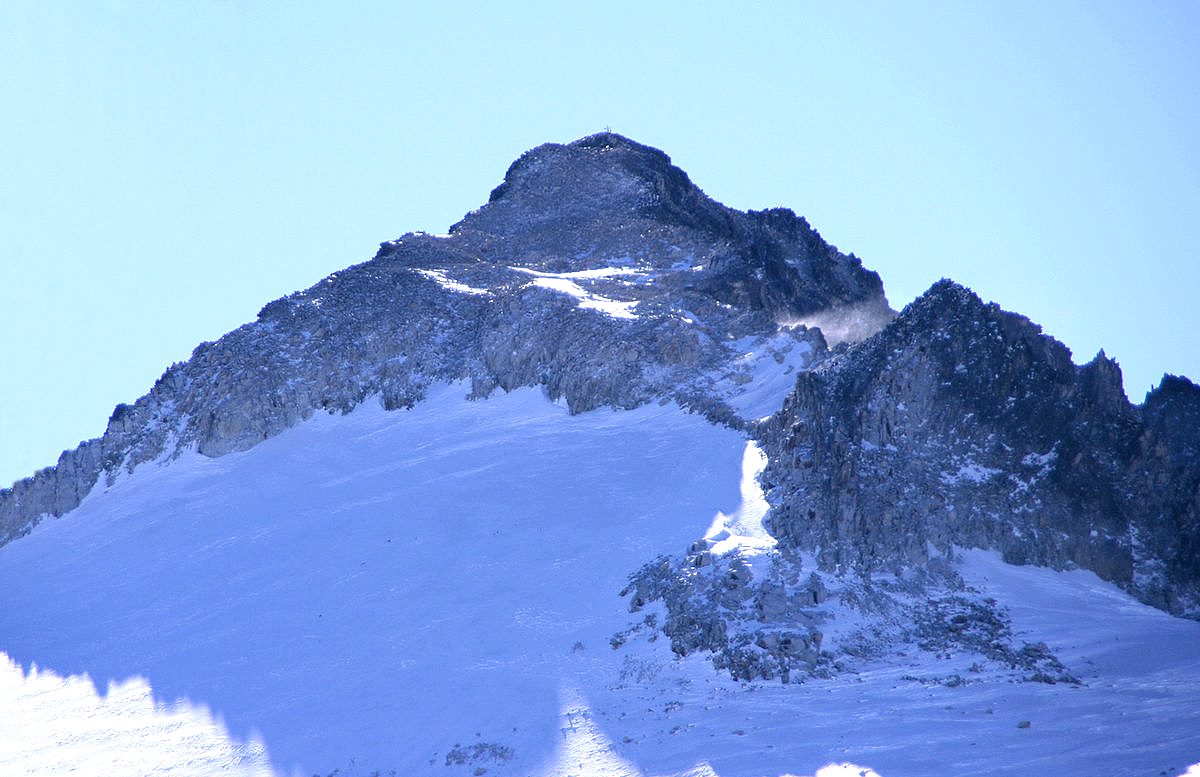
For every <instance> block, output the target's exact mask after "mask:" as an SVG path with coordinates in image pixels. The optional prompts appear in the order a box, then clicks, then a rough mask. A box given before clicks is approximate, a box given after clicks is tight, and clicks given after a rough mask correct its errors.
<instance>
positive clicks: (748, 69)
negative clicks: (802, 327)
mask: <svg viewBox="0 0 1200 777" xmlns="http://www.w3.org/2000/svg"><path fill="white" fill-rule="evenodd" d="M345 5H346V6H352V7H349V8H342V7H336V8H335V7H334V4H322V5H316V4H306V3H296V2H269V3H268V2H254V1H252V0H243V1H242V2H205V3H190V2H155V3H151V2H146V3H139V2H117V1H116V0H112V1H110V2H102V1H99V0H97V1H95V2H78V3H71V2H60V3H44V2H25V0H15V1H14V0H9V1H8V2H6V3H4V4H3V8H2V9H0V72H2V73H3V77H0V105H2V106H4V107H3V110H4V119H3V121H0V155H2V158H3V168H2V172H0V234H2V242H0V295H2V301H0V354H2V355H3V368H2V369H0V483H4V484H7V483H8V482H11V481H12V480H14V479H16V478H19V477H22V476H24V475H28V474H30V473H32V471H33V470H34V469H35V468H37V467H40V466H44V465H48V464H51V463H53V462H54V461H55V459H56V458H57V456H58V453H59V452H60V451H61V450H62V449H63V448H65V447H70V446H74V445H75V444H76V443H77V442H78V441H79V440H81V439H83V438H87V437H92V436H95V435H97V434H99V433H100V432H101V431H102V430H103V428H104V424H105V421H106V420H107V417H108V414H109V412H110V411H111V410H112V407H113V405H115V404H116V403H117V402H122V401H132V400H134V399H136V398H137V397H138V396H140V395H141V394H143V393H145V391H146V390H148V389H149V387H150V386H151V385H152V384H153V382H154V380H155V379H156V378H157V377H158V376H159V375H160V374H161V372H162V370H163V369H164V368H165V367H166V366H167V365H168V364H169V363H171V362H172V361H175V360H181V359H185V358H187V356H188V355H189V354H190V353H191V350H192V348H193V347H194V346H195V345H196V344H198V343H199V342H200V341H202V340H212V339H216V338H217V337H219V336H221V334H223V333H224V332H226V331H228V330H230V329H232V328H234V327H236V326H238V325H239V324H241V323H244V322H245V321H248V320H251V319H253V317H254V315H255V313H256V312H257V311H258V309H259V308H260V307H261V306H262V305H263V304H264V303H265V302H267V301H269V300H271V299H274V298H276V297H279V296H281V295H283V294H286V293H288V292H291V291H293V290H296V289H298V288H302V287H305V286H307V285H309V284H311V283H313V282H315V281H317V280H318V279H320V278H322V277H323V276H325V275H326V274H328V273H330V272H333V271H335V270H337V269H339V268H341V267H343V266H345V265H348V264H351V263H354V262H359V261H363V260H366V259H369V258H370V257H371V256H372V255H373V253H374V251H375V248H376V247H377V244H378V243H379V242H381V241H384V240H389V239H391V238H394V237H396V236H398V235H400V234H402V233H404V232H407V231H410V230H427V231H430V232H440V231H444V230H445V228H446V227H447V226H448V225H450V224H451V223H453V222H454V221H456V220H458V219H459V218H460V217H461V216H462V215H463V214H464V213H465V212H466V211H468V210H470V209H472V208H475V207H477V206H478V205H480V204H481V203H483V202H484V201H485V200H486V198H487V195H488V192H489V191H490V189H491V188H492V187H493V186H494V185H495V184H496V183H498V182H499V180H500V179H501V177H502V176H503V173H504V171H505V169H506V168H507V165H508V164H509V163H510V162H511V161H512V160H513V159H514V158H515V157H516V156H517V155H519V154H520V153H521V152H522V151H523V150H525V149H527V148H530V147H532V146H535V145H537V144H539V143H541V142H545V141H560V142H566V141H570V140H572V139H574V138H577V137H580V136H582V135H586V134H590V133H592V132H596V131H599V130H601V129H603V128H604V127H606V126H610V127H612V128H613V129H614V130H616V131H618V132H621V133H623V134H626V135H628V136H630V137H632V138H634V139H636V140H639V141H641V142H644V143H648V144H650V145H654V146H657V147H659V148H662V149H663V150H665V151H666V152H667V153H669V154H670V155H671V156H672V158H673V159H674V160H675V162H676V163H677V164H679V165H680V166H681V167H683V168H684V169H685V170H687V171H688V172H689V173H690V174H691V176H692V178H693V180H695V181H696V182H697V183H698V184H699V185H700V186H701V187H702V188H704V190H705V191H706V192H708V193H709V194H710V195H712V196H713V197H715V198H716V199H718V200H720V201H722V202H725V203H727V204H729V205H732V206H734V207H738V208H762V207H770V206H778V205H783V206H788V207H791V208H793V209H794V210H796V211H797V212H798V213H801V214H802V215H804V216H806V217H807V218H808V219H809V221H810V222H811V223H812V224H813V225H814V226H815V227H816V228H817V229H818V230H820V231H821V233H822V234H823V235H824V236H825V237H826V238H827V239H829V240H830V241H831V242H833V243H835V244H836V245H837V246H838V247H839V248H841V249H842V250H844V251H853V252H854V253H856V254H857V255H859V256H860V257H862V258H863V260H864V262H865V263H866V264H867V266H869V267H871V268H874V269H876V270H878V271H879V273H880V274H881V275H882V276H883V280H884V284H885V286H886V288H887V290H888V295H889V297H890V299H891V301H892V303H893V305H894V306H896V307H900V306H902V305H904V304H905V303H907V302H909V301H910V300H911V299H912V298H913V297H914V296H916V295H917V294H919V293H920V292H921V291H923V290H924V289H925V288H926V287H928V286H929V285H930V284H931V283H932V282H933V281H935V280H937V279H938V278H940V277H942V276H948V277H951V278H954V279H956V280H958V281H960V282H963V283H965V284H967V285H968V286H970V287H972V288H974V289H975V290H976V291H977V292H979V294H980V295H981V296H983V297H984V298H985V299H989V300H994V301H996V302H998V303H999V304H1001V305H1002V306H1004V307H1006V308H1008V309H1012V310H1017V311H1019V312H1021V313H1024V314H1025V315H1028V316H1029V317H1030V318H1032V319H1033V320H1035V321H1037V322H1039V323H1041V324H1042V325H1043V326H1044V327H1045V329H1046V331H1047V332H1049V333H1050V334H1052V335H1054V336H1056V337H1058V338H1059V339H1061V340H1063V341H1064V342H1066V343H1067V344H1068V345H1069V346H1070V347H1071V348H1072V350H1073V351H1074V353H1075V356H1076V360H1077V361H1086V360H1087V359H1089V358H1091V356H1092V355H1093V354H1094V353H1095V352H1096V351H1097V350H1098V349H1099V348H1101V347H1103V348H1105V349H1106V350H1107V352H1108V353H1109V354H1110V355H1112V356H1115V357H1116V358H1117V359H1118V360H1119V361H1120V363H1121V365H1122V367H1123V368H1124V369H1125V375H1126V389H1127V391H1128V393H1129V394H1130V396H1131V398H1133V399H1134V401H1140V400H1141V399H1142V397H1143V395H1144V393H1145V391H1146V390H1147V389H1148V388H1149V387H1150V385H1151V384H1152V383H1155V382H1157V380H1158V378H1159V376H1160V375H1161V374H1162V373H1163V372H1164V371H1170V372H1174V373H1183V374H1187V375H1190V376H1191V377H1193V378H1194V379H1195V378H1197V377H1200V334H1198V333H1200V304H1198V302H1197V300H1196V295H1197V291H1200V97H1198V95H1200V44H1198V43H1197V41H1200V3H1195V2H1155V3H1128V2H1126V3H1106V2H1083V3H1071V2H1053V3H1043V2H1037V3H1026V2H1005V3H974V2H970V3H967V2H944V3H917V4H903V5H902V4H898V3H878V4H876V3H777V4H737V5H736V6H735V5H734V4H720V5H718V4H706V3H702V2H687V3H647V4H642V3H621V2H605V3H591V4H563V3H522V4H513V5H515V6H517V7H516V8H507V7H501V6H502V5H508V4H497V3H479V4H472V5H465V4H453V3H443V4H420V5H424V6H426V7H425V8H417V9H413V8H406V7H402V6H404V5H406V4H399V3H390V2H379V3H353V4H345ZM414 5H416V4H414ZM435 6H436V7H435Z"/></svg>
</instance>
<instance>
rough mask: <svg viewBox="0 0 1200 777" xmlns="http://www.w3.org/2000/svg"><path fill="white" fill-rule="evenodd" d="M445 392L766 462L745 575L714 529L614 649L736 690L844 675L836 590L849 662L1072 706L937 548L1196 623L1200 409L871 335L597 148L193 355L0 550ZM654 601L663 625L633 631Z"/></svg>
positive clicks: (639, 166) (986, 348)
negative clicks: (192, 473)
mask: <svg viewBox="0 0 1200 777" xmlns="http://www.w3.org/2000/svg"><path fill="white" fill-rule="evenodd" d="M456 381H461V382H463V383H465V384H466V385H468V386H469V387H470V389H469V390H470V394H471V396H472V397H474V398H479V399H482V398H485V397H487V396H489V395H491V394H492V393H493V392H495V391H497V390H502V391H505V392H511V391H514V390H516V389H519V388H521V387H541V388H542V389H543V390H544V392H545V394H546V395H547V396H548V397H549V398H550V399H553V400H556V401H562V402H565V403H566V405H567V406H568V408H569V409H570V411H571V413H583V412H586V411H590V410H593V409H596V408H602V407H610V408H615V409H633V408H638V407H640V406H644V405H648V404H651V403H669V402H675V403H678V404H679V405H681V406H682V407H684V408H686V409H688V410H690V411H692V412H694V413H697V414H700V415H702V416H704V417H705V418H707V419H708V420H709V421H711V422H712V423H714V424H718V425H723V426H728V427H732V428H734V429H737V430H739V431H741V432H743V433H745V434H746V435H748V436H749V437H750V438H751V439H752V440H753V441H755V443H756V444H757V446H758V448H759V449H760V450H761V452H762V454H764V455H765V461H766V464H765V469H764V470H763V471H762V473H761V478H760V483H761V485H762V487H763V489H764V495H765V499H766V513H765V518H764V521H765V526H766V527H767V528H768V529H769V531H770V533H771V535H772V536H773V541H774V542H775V543H776V544H775V545H774V546H773V548H772V550H771V552H770V554H769V563H767V564H766V565H765V566H764V565H763V564H762V563H758V564H757V565H756V564H755V563H750V562H749V561H747V560H746V559H744V558H742V557H740V556H739V555H738V554H736V553H732V554H730V553H725V554H722V553H721V552H720V548H719V547H718V546H720V544H721V543H722V542H723V541H724V540H725V538H726V535H721V534H720V533H719V532H717V533H715V534H713V535H711V536H706V537H697V538H696V541H695V543H693V544H692V545H691V546H689V547H686V548H680V549H679V552H678V553H677V554H676V555H674V556H663V557H660V558H657V559H647V560H646V565H645V566H644V567H643V568H641V569H636V570H635V569H631V570H629V572H630V577H629V585H628V587H627V588H626V589H625V591H624V595H625V596H626V597H628V602H629V609H630V610H631V621H630V626H629V628H628V629H627V630H625V631H624V632H620V633H617V634H614V636H613V644H614V647H618V648H619V647H620V645H621V644H622V643H624V642H625V641H626V640H628V639H631V638H634V636H635V635H637V634H643V635H645V634H653V635H659V634H661V635H665V636H666V637H667V638H669V640H670V642H671V645H672V647H673V649H674V650H675V651H676V653H678V654H680V655H687V654H689V653H692V652H696V651H707V652H708V653H709V654H711V656H712V657H713V661H714V663H715V664H716V665H717V666H718V667H719V668H721V669H724V670H727V671H729V672H730V673H731V674H733V675H734V676H735V677H743V678H780V679H783V680H784V681H785V682H787V681H788V680H789V679H792V678H795V677H796V676H798V675H800V674H813V673H815V674H821V673H826V674H828V673H831V672H835V671H837V670H838V668H839V666H843V665H844V661H845V660H848V657H851V656H852V654H853V653H854V652H855V650H854V649H853V648H844V651H845V653H844V654H843V655H841V656H839V655H837V654H833V653H831V652H830V651H828V650H827V649H825V647H824V646H823V634H824V632H825V631H826V630H827V629H828V628H829V624H828V614H827V613H825V612H824V610H823V609H822V605H823V603H824V602H825V601H826V600H827V599H828V598H829V597H831V596H837V597H839V598H840V599H841V601H842V602H843V603H846V604H851V605H854V606H857V607H858V608H859V609H860V610H861V611H862V612H863V613H874V614H875V615H877V616H878V617H876V618H875V619H874V620H872V621H869V622H868V621H864V623H863V625H862V629H863V632H862V633H863V639H862V640H861V641H860V642H859V645H860V648H859V651H860V652H862V653H867V652H870V651H871V650H875V649H877V647H872V646H877V645H879V644H883V643H886V642H888V640H891V641H892V642H895V641H908V642H911V643H913V644H917V645H919V646H921V647H923V648H924V649H927V650H940V649H944V648H945V646H946V645H948V644H953V645H958V646H960V647H964V649H970V650H975V651H976V652H978V653H979V654H980V655H981V656H983V657H984V659H986V660H990V661H993V662H995V663H997V664H998V665H1003V666H1006V667H1010V668H1013V669H1014V670H1016V671H1018V672H1020V673H1023V676H1025V677H1032V678H1034V679H1042V680H1045V681H1048V682H1055V681H1069V680H1070V679H1071V675H1070V672H1069V668H1068V667H1064V666H1063V665H1061V664H1060V663H1059V662H1058V661H1057V659H1056V658H1055V657H1054V656H1053V655H1052V654H1051V653H1050V652H1049V651H1047V650H1046V649H1045V646H1044V645H1043V646H1039V644H1038V643H1036V642H1035V643H1030V642H1026V641H1023V640H1022V639H1019V638H1018V637H1017V636H1016V635H1015V634H1014V633H1013V632H1012V630H1011V629H1010V627H1009V624H1008V621H1007V616H1006V614H1005V612H1004V611H1003V608H1002V607H999V606H996V604H995V602H989V601H984V600H983V599H981V598H979V597H976V596H973V595H972V594H971V591H970V588H969V586H966V585H965V584H964V583H963V581H962V580H961V579H959V578H958V577H957V575H956V573H955V572H954V570H953V568H952V565H951V564H950V563H949V562H950V560H952V559H953V557H954V555H955V554H956V553H957V552H959V551H960V550H962V549H964V548H982V549H992V550H997V551H999V552H1001V553H1002V554H1003V556H1004V559H1005V560H1007V561H1009V562H1011V563H1014V564H1035V565H1041V566H1048V567H1052V568H1055V569H1072V568H1083V569H1087V570H1091V571H1094V572H1095V573H1096V574H1097V575H1099V576H1100V577H1101V578H1103V579H1104V580H1108V581H1111V582H1113V583H1115V584H1117V585H1118V586H1120V587H1121V588H1123V589H1125V590H1126V591H1128V592H1129V593H1131V594H1132V595H1134V596H1135V597H1137V598H1138V599H1140V600H1141V601H1143V602H1146V603H1148V604H1151V605H1153V606H1155V607H1158V608H1160V609H1163V610H1166V611H1168V612H1170V613H1172V614H1175V615H1182V616H1185V617H1189V618H1200V388H1198V387H1197V386H1196V385H1195V384H1193V383H1192V382H1191V381H1189V380H1188V379H1186V378H1183V377H1175V376H1166V377H1164V379H1163V381H1162V384H1161V385H1160V386H1159V387H1158V388H1157V389H1155V390H1154V391H1152V392H1151V393H1150V394H1149V395H1148V396H1147V397H1146V400H1145V402H1144V403H1143V404H1141V405H1133V404H1131V403H1130V402H1129V401H1128V400H1127V399H1126V397H1125V394H1124V390H1123V388H1122V382H1121V372H1120V368H1119V367H1118V366H1117V364H1116V363H1115V362H1113V361H1112V360H1110V359H1108V358H1106V357H1105V355H1104V354H1103V353H1101V354H1099V355H1097V356H1096V358H1095V359H1093V360H1092V361H1090V362H1088V363H1086V364H1084V365H1082V366H1080V365H1076V364H1075V363H1074V362H1073V361H1072V356H1071V353H1070V352H1069V350H1068V349H1067V348H1066V347H1065V346H1064V345H1062V344H1061V343H1059V342H1057V341H1055V340H1054V339H1053V338H1051V337H1049V336H1047V335H1045V334H1043V333H1042V332H1041V330H1040V328H1039V327H1038V326H1037V325H1036V324H1034V323H1032V322H1030V321H1029V320H1028V319H1025V318H1023V317H1021V316H1020V315H1017V314H1014V313H1009V312H1006V311H1003V310H1001V309H999V308H998V307H997V306H995V305H991V304H985V303H984V302H982V301H981V300H980V299H979V298H978V297H977V296H976V295H975V294H974V293H972V292H971V291H970V290H968V289H966V288H964V287H962V286H959V285H957V284H955V283H953V282H951V281H940V282H939V283H937V284H935V285H934V286H933V287H932V288H931V289H930V290H929V291H928V292H926V293H925V294H924V295H922V296H921V297H920V298H918V299H917V300H916V301H914V302H913V303H911V304H910V305H908V306H907V307H906V308H905V309H904V310H903V311H901V312H900V313H899V314H897V313H896V312H895V311H893V310H892V309H891V308H890V307H889V305H888V302H887V299H886V297H885V295H884V289H883V285H882V283H881V281H880V278H879V276H878V275H877V274H876V273H874V272H872V271H870V270H868V269H866V268H864V267H863V264H862V262H861V261H860V260H859V259H858V258H857V257H855V256H854V255H852V254H849V255H847V254H844V253H842V252H840V251H838V249H837V248H835V247H834V246H832V245H830V244H829V243H827V242H826V241H825V240H823V239H822V238H821V236H820V234H818V232H817V231H816V230H815V229H813V228H812V227H811V226H810V225H809V224H808V222H807V221H805V219H803V218H801V217H799V216H797V215H796V214H794V213H792V212H791V211H790V210H786V209H782V208H778V209H771V210H764V211H747V212H742V211H737V210H733V209H731V208H727V207H725V206H724V205H722V204H720V203H718V202H716V201H714V200H712V199H711V198H709V197H708V196H707V195H705V194H704V192H703V191H701V190H700V189H699V188H698V187H697V186H696V185H695V184H693V183H692V181H691V180H690V179H689V178H688V176H687V174H686V173H684V172H683V171H682V170H680V169H679V168H678V167H676V166H674V165H672V164H671V161H670V159H669V158H668V157H667V155H666V154H664V153H662V152H661V151H658V150H656V149H653V148H650V147H647V146H643V145H640V144H638V143H635V142H633V141H631V140H629V139H627V138H624V137H621V136H620V135H616V134H612V133H602V134H598V135H593V136H590V137H587V138H583V139H581V140H578V141H575V142H573V143H570V144H567V145H559V144H546V145H543V146H539V147H537V148H535V149H532V150H531V151H528V152H526V153H525V154H523V155H522V156H521V157H520V158H519V159H517V160H516V161H515V162H514V163H513V164H512V166H511V167H510V168H509V169H508V171H507V173H506V175H505V176H504V180H503V181H502V182H501V183H500V185H499V186H497V187H496V188H495V190H494V191H492V193H491V196H490V198H489V200H488V202H487V203H486V204H484V205H483V206H482V207H480V208H479V209H478V210H475V211H473V212H471V213H469V214H467V215H466V216H465V217H464V218H463V219H462V220H461V221H460V222H458V223H457V224H455V225H454V226H453V227H451V229H450V232H449V234H448V235H430V234H425V233H419V232H418V233H410V234H406V235H404V236H402V237H400V238H398V239H396V240H392V241H389V242H386V243H383V244H382V245H381V247H380V249H379V251H378V253H377V254H376V255H375V257H374V258H373V259H371V260H370V261H367V262H364V263H362V264H359V265H355V266H352V267H349V268H346V269H345V270H342V271H339V272H336V273H334V274H333V275H330V276H329V277H328V278H326V279H324V280H323V281H321V282H320V283H318V284H316V285H315V286H313V287H312V288H309V289H306V290H304V291H300V292H297V293H295V294H291V295H289V296H287V297H284V298H281V299H278V300H275V301H274V302H271V303H269V304H267V305H266V306H265V307H263V308H262V310H261V311H260V313H259V315H258V317H257V320H255V321H253V322H251V323H248V324H246V325H244V326H242V327H240V328H239V329H237V330H235V331H233V332H231V333H229V334H227V335H226V336H224V337H222V338H221V339H220V340H218V341H217V342H213V343H204V344H201V345H200V346H199V347H197V348H196V349H195V351H194V353H193V354H192V357H191V358H190V359H188V360H187V361H186V362H182V363H179V364H175V365H172V366H171V367H170V368H169V369H167V370H166V372H165V373H164V374H163V376H162V377H161V378H160V379H159V380H158V382H157V383H156V384H155V385H154V387H153V388H152V389H151V390H150V391H149V393H147V394H146V395H145V396H143V397H141V398H140V399H138V400H137V401H135V402H133V403H132V404H129V405H120V406H118V407H117V408H116V409H115V410H114V411H113V414H112V417H111V418H110V420H109V423H108V426H107V429H106V431H105V433H104V434H103V436H101V437H100V438H98V439H94V440H89V441H86V442H84V443H82V444H80V446H79V447H78V448H76V449H74V450H70V451H66V452H64V453H63V454H62V456H61V457H60V458H59V460H58V463H57V464H56V465H55V466H52V467H48V468H46V469H44V470H42V471H40V472H38V473H36V474H35V475H34V476H32V477H30V478H28V479H25V480H22V481H20V482H18V483H16V484H15V485H14V486H13V487H12V488H10V489H7V490H4V491H0V541H3V542H5V543H7V542H11V541H13V540H15V539H17V538H19V537H21V536H23V535H24V534H26V533H28V532H29V531H30V530H31V529H32V528H33V527H34V526H35V525H36V524H37V523H38V522H39V521H42V520H45V519H47V518H48V517H51V516H61V515H63V514H65V513H67V512H69V511H71V510H73V509H74V508H75V507H77V506H78V505H79V504H80V502H81V501H82V500H83V499H84V497H85V496H87V495H88V494H89V492H91V491H92V490H93V488H95V487H96V486H97V484H106V483H111V482H113V481H114V479H116V478H118V477H119V476H120V475H121V473H125V472H131V471H133V470H134V469H135V468H137V467H138V466H139V465H142V464H145V463H147V462H153V461H159V462H169V461H171V460H172V459H174V458H175V457H177V456H179V455H180V454H181V453H182V452H185V451H189V450H193V449H194V450H196V451H199V452H200V453H201V454H203V455H205V456H209V457H220V456H224V455H226V454H230V453H232V452H235V451H244V450H247V449H249V448H251V447H253V446H256V445H257V444H258V443H260V442H262V441H264V440H267V439H268V438H272V437H274V436H275V435H278V434H279V433H281V432H283V431H285V430H287V429H289V428H290V427H293V426H295V425H297V424H298V423H300V422H301V421H304V420H306V419H309V418H310V417H312V416H313V415H314V414H316V413H347V412H349V411H351V410H352V409H354V408H356V407H357V406H359V405H360V404H362V403H363V402H364V401H365V400H366V399H368V398H370V397H379V398H380V399H381V401H382V404H383V406H384V407H385V408H388V409H396V408H406V407H412V406H414V405H416V404H418V403H420V402H422V400H423V399H424V398H425V397H426V394H427V392H428V390H429V389H430V387H431V386H434V385H435V384H445V383H448V382H456ZM678 455H679V456H681V457H686V456H688V451H686V450H681V451H679V452H678ZM700 570H703V571H704V574H700ZM614 595H616V592H614ZM656 602H657V603H661V604H662V605H663V608H664V611H665V616H664V617H661V618H660V617H658V616H654V615H646V616H645V617H644V618H643V617H642V610H643V609H644V608H646V607H647V606H648V605H650V604H652V603H656ZM901 611H903V612H905V613H907V614H908V615H909V616H911V617H906V618H905V619H903V622H901V620H900V619H897V618H896V617H894V616H895V614H896V613H898V612H901ZM633 613H637V615H634V614H633ZM843 644H844V645H847V644H848V645H853V644H854V640H846V641H843Z"/></svg>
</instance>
